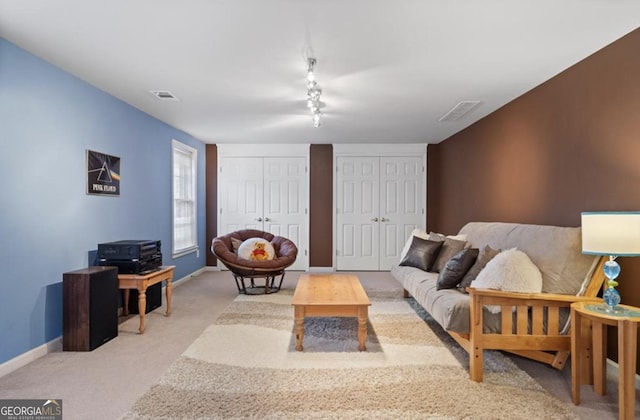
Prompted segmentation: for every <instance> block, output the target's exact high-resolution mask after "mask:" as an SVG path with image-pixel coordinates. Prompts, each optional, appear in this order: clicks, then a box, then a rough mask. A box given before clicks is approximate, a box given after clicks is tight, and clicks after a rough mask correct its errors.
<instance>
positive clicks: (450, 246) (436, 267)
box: [429, 235, 467, 273]
mask: <svg viewBox="0 0 640 420" xmlns="http://www.w3.org/2000/svg"><path fill="white" fill-rule="evenodd" d="M429 239H430V240H437V239H433V238H432V237H431V235H429ZM466 244H467V242H466V241H460V240H458V239H453V238H450V237H445V238H444V241H442V249H441V250H440V252H439V253H438V258H436V260H435V261H434V263H433V266H432V267H431V271H432V272H434V273H439V272H440V271H441V270H442V269H443V268H444V266H445V265H446V264H447V261H449V259H450V258H451V257H453V256H454V255H456V254H457V253H458V252H460V251H461V250H462V249H463V248H464V247H465V245H466Z"/></svg>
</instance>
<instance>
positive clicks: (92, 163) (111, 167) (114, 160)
mask: <svg viewBox="0 0 640 420" xmlns="http://www.w3.org/2000/svg"><path fill="white" fill-rule="evenodd" d="M87 194H96V195H110V196H119V195H120V158H119V157H115V156H111V155H107V154H104V153H100V152H94V151H93V150H87Z"/></svg>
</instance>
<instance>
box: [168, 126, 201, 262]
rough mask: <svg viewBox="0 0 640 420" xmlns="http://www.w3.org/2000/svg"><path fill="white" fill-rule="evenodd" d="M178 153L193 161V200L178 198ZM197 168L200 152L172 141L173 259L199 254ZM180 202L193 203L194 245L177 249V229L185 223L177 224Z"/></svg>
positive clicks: (192, 227) (192, 226) (192, 231)
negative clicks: (178, 204)
mask: <svg viewBox="0 0 640 420" xmlns="http://www.w3.org/2000/svg"><path fill="white" fill-rule="evenodd" d="M176 153H182V154H186V155H190V161H191V168H190V169H191V185H190V190H191V191H190V193H191V199H190V200H189V199H184V198H182V197H180V198H178V197H176V193H177V191H176V176H177V174H176ZM197 167H198V150H197V149H195V148H193V147H191V146H188V145H186V144H184V143H182V142H180V141H178V140H175V139H174V140H172V142H171V256H172V258H177V257H181V256H183V255H187V254H190V253H193V252H196V253H198V252H199V245H198V219H197V214H198V212H197V203H198V189H197V184H198V179H197ZM178 200H186V201H190V202H191V203H192V205H191V215H190V218H191V223H190V225H191V235H192V239H193V241H192V243H190V244H188V245H187V246H184V247H181V248H176V229H177V227H178V226H179V225H184V223H176V222H177V219H176V213H177V212H176V203H177V201H178Z"/></svg>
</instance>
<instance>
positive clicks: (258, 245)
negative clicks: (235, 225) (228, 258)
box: [238, 238, 276, 261]
mask: <svg viewBox="0 0 640 420" xmlns="http://www.w3.org/2000/svg"><path fill="white" fill-rule="evenodd" d="M275 255H276V252H275V250H274V249H273V245H272V244H271V242H269V241H267V240H266V239H263V238H249V239H247V240H245V241H244V242H242V244H241V245H240V247H239V248H238V257H240V258H243V259H245V260H251V261H266V260H272V259H273V258H274V257H275Z"/></svg>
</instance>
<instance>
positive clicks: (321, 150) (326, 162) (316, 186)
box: [309, 144, 334, 267]
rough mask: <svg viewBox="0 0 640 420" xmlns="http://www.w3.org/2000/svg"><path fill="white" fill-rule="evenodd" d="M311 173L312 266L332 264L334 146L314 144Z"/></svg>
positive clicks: (310, 255) (310, 246)
mask: <svg viewBox="0 0 640 420" xmlns="http://www.w3.org/2000/svg"><path fill="white" fill-rule="evenodd" d="M309 160H310V166H311V168H310V170H309V178H310V183H309V192H310V194H309V196H310V199H309V223H310V226H309V266H310V267H331V266H332V265H333V255H332V249H333V219H332V217H333V172H334V171H333V146H332V145H330V144H312V145H311V150H310V157H309Z"/></svg>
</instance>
